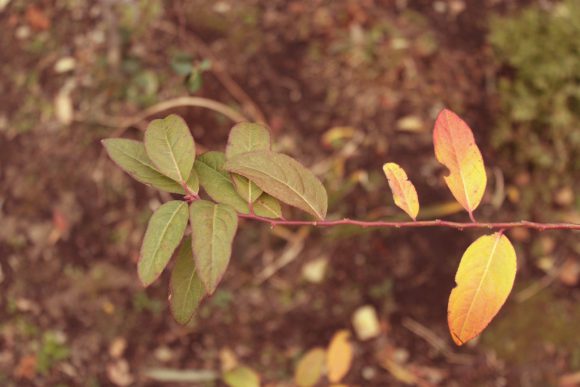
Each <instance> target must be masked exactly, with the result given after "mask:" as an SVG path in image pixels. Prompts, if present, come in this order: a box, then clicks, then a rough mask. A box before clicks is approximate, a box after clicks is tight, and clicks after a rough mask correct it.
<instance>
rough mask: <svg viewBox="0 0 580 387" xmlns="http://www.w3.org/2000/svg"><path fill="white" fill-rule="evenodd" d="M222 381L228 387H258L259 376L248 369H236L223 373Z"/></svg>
mask: <svg viewBox="0 0 580 387" xmlns="http://www.w3.org/2000/svg"><path fill="white" fill-rule="evenodd" d="M223 379H224V383H225V384H227V385H228V386H229V387H260V375H258V374H257V373H256V372H255V371H254V370H252V369H250V368H248V367H236V368H234V369H233V370H231V371H228V372H226V373H224V376H223Z"/></svg>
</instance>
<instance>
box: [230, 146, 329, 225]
mask: <svg viewBox="0 0 580 387" xmlns="http://www.w3.org/2000/svg"><path fill="white" fill-rule="evenodd" d="M224 168H225V169H226V170H227V171H229V172H233V173H237V174H240V175H242V176H245V177H247V178H248V179H250V180H251V181H253V182H254V183H256V185H257V186H258V187H260V188H261V189H262V190H264V191H265V192H267V193H269V194H270V195H272V196H274V197H275V198H277V199H279V200H281V201H283V202H284V203H287V204H289V205H291V206H294V207H298V208H300V209H302V210H304V211H306V212H308V213H310V214H312V215H314V216H315V217H317V218H319V219H324V217H325V216H326V210H327V206H328V197H327V194H326V190H325V189H324V186H323V185H322V183H321V182H320V181H319V180H318V179H317V178H316V176H314V174H313V173H312V172H310V171H309V170H308V169H306V168H304V166H302V164H300V163H299V162H298V161H296V160H294V159H293V158H291V157H289V156H286V155H283V154H280V153H275V152H271V151H254V152H248V153H242V154H239V155H237V156H235V157H234V158H232V159H231V160H228V161H227V162H226V164H225V165H224Z"/></svg>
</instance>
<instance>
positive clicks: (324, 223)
mask: <svg viewBox="0 0 580 387" xmlns="http://www.w3.org/2000/svg"><path fill="white" fill-rule="evenodd" d="M239 216H240V217H241V218H244V219H249V220H254V221H258V222H263V223H268V224H270V226H272V227H275V226H313V227H334V226H344V225H350V226H357V227H363V228H370V227H381V228H421V227H447V228H454V229H458V230H464V229H468V228H484V229H488V230H505V229H512V228H528V229H534V230H538V231H544V230H580V224H575V223H537V222H530V221H527V220H522V221H519V222H495V223H494V222H469V223H463V222H451V221H446V220H441V219H435V220H419V221H409V222H393V221H381V220H378V221H364V220H354V219H348V218H345V219H339V220H281V219H270V218H265V217H263V216H258V215H255V214H239Z"/></svg>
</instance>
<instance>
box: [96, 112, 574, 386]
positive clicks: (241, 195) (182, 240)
mask: <svg viewBox="0 0 580 387" xmlns="http://www.w3.org/2000/svg"><path fill="white" fill-rule="evenodd" d="M433 140H434V147H435V155H436V157H437V159H438V160H439V162H441V163H442V164H443V165H444V166H445V167H446V168H447V169H448V171H449V174H448V175H447V176H445V182H446V183H447V186H448V187H449V189H450V190H451V193H452V194H453V196H454V197H455V199H456V200H457V201H458V202H459V203H460V204H461V205H462V206H463V207H464V208H465V210H466V211H467V212H468V214H469V218H470V219H471V222H466V223H461V222H449V221H444V220H439V219H436V220H416V218H417V216H418V213H419V200H418V195H417V192H416V190H415V187H414V186H413V184H412V183H411V181H410V180H409V179H408V176H407V174H406V173H405V171H404V170H403V169H402V168H401V167H400V166H398V165H397V164H395V163H386V164H385V165H384V167H383V170H384V173H385V175H386V177H387V180H388V184H389V185H390V187H391V190H392V192H393V195H394V201H395V204H396V205H397V206H399V207H400V208H401V209H403V210H404V211H405V212H406V213H407V214H408V215H409V216H410V217H411V218H412V221H408V222H390V221H361V220H353V219H335V220H329V219H326V214H327V207H328V198H327V193H326V189H325V188H324V186H323V185H322V183H321V182H320V181H319V180H318V178H317V177H316V176H315V175H314V174H313V173H312V172H311V171H309V170H308V169H307V168H306V167H304V166H303V165H302V164H301V163H299V162H298V161H297V160H295V159H293V158H292V157H290V156H287V155H285V154H281V153H277V152H274V151H272V150H271V138H270V132H269V130H268V129H267V128H266V127H265V126H263V125H260V124H252V123H239V124H237V125H235V126H234V127H233V128H232V130H231V132H230V134H229V138H228V142H227V145H226V149H225V152H216V151H209V152H206V153H204V154H202V155H199V156H197V155H196V146H195V141H194V139H193V137H192V135H191V133H190V130H189V128H188V127H187V124H186V123H185V121H184V120H183V119H181V118H180V117H178V116H176V115H170V116H168V117H167V118H164V119H157V120H154V121H152V122H151V123H150V124H149V126H148V127H147V129H146V131H145V138H144V142H139V141H134V140H128V139H121V138H112V139H106V140H103V144H104V146H105V148H106V150H107V152H108V154H109V156H110V157H111V158H112V159H113V160H114V161H115V162H116V163H117V164H118V165H119V166H120V167H121V168H122V169H123V170H124V171H126V172H127V173H129V174H130V175H131V176H133V177H134V178H135V179H137V180H139V181H140V182H142V183H145V184H147V185H150V186H152V187H155V188H158V189H160V190H162V191H167V192H171V193H175V194H179V195H182V198H183V200H171V201H168V202H166V203H164V204H163V205H161V206H160V207H159V208H158V209H157V210H156V211H155V212H154V214H153V215H152V217H151V219H150V221H149V224H148V226H147V231H146V233H145V237H144V241H143V245H142V247H141V256H140V260H139V263H138V275H139V278H140V280H141V282H142V283H143V285H145V286H148V285H150V284H151V283H153V282H154V281H155V280H156V279H157V278H158V277H159V275H160V274H161V272H162V271H163V270H164V269H165V267H166V266H167V265H168V263H169V261H170V259H171V257H172V255H173V254H174V252H175V251H177V254H176V258H175V263H174V265H173V270H172V273H171V279H170V298H169V300H170V306H171V311H172V313H173V316H174V317H175V319H176V320H177V321H178V322H179V323H182V324H185V323H187V322H188V321H189V320H190V319H191V318H192V316H193V314H194V312H195V310H196V309H197V308H198V306H199V304H200V303H201V302H202V300H203V299H204V298H205V297H207V296H210V295H212V294H213V293H214V292H215V290H216V288H217V286H218V285H219V283H220V281H221V279H222V276H223V274H224V272H225V271H226V269H227V267H228V264H229V260H230V257H231V255H232V242H233V240H234V237H235V235H236V232H237V230H238V226H239V224H238V220H239V219H245V220H250V221H256V222H264V223H267V224H270V225H271V226H272V227H275V226H277V225H286V226H300V225H309V226H314V227H333V226H341V225H355V226H360V227H392V228H402V227H451V228H456V229H460V230H462V229H466V228H480V229H486V230H496V231H497V232H495V233H493V234H491V235H484V236H482V237H480V238H479V239H477V240H476V241H475V242H473V243H472V244H471V245H470V246H469V247H468V248H467V250H466V251H465V253H464V255H463V257H462V259H461V262H460V264H459V268H458V271H457V275H456V278H455V280H456V282H457V286H456V287H455V288H454V289H453V291H452V292H451V296H450V299H449V307H448V324H449V329H450V332H451V337H452V339H453V341H454V342H455V343H456V344H457V345H462V344H464V343H465V342H467V341H468V340H471V339H473V338H474V337H476V336H477V335H479V334H480V333H481V332H482V330H483V329H484V328H485V327H486V326H487V325H488V323H489V322H490V321H491V320H492V319H493V317H494V316H495V315H496V314H497V312H498V311H499V310H500V308H501V307H502V305H503V304H504V302H505V300H506V299H507V297H508V295H509V293H510V292H511V289H512V285H513V282H514V279H515V275H516V255H515V251H514V248H513V246H512V245H511V243H510V241H509V240H508V238H507V237H506V236H505V235H504V234H503V231H504V230H505V229H510V228H516V227H526V228H533V229H537V230H547V229H569V230H580V225H577V224H564V223H559V224H545V223H533V222H527V221H521V222H503V223H482V222H478V221H476V219H475V216H474V211H475V210H476V208H477V207H478V206H479V204H480V202H481V200H482V197H483V194H484V191H485V188H486V184H487V177H486V171H485V166H484V163H483V158H482V156H481V153H480V151H479V148H478V147H477V145H476V143H475V140H474V137H473V133H472V131H471V129H470V128H469V127H468V126H467V124H466V123H465V122H464V121H463V120H462V119H461V118H459V117H458V116H457V115H456V114H454V113H453V112H451V111H449V110H443V111H442V112H441V113H440V114H439V116H438V118H437V120H436V122H435V128H434V131H433ZM200 188H203V191H205V195H204V196H202V194H201V193H200ZM206 195H207V196H206ZM282 203H284V204H286V205H290V206H293V207H296V208H298V209H300V210H303V211H304V212H306V213H308V214H309V215H310V216H312V217H313V218H314V219H315V220H288V219H285V218H284V217H283V215H282ZM188 224H189V226H190V227H189V228H190V230H191V236H185V235H186V231H187V229H188ZM180 244H181V247H179V245H180ZM178 247H179V248H178ZM341 377H342V371H337V376H334V378H335V381H338V380H340V379H341ZM330 379H331V380H333V375H330Z"/></svg>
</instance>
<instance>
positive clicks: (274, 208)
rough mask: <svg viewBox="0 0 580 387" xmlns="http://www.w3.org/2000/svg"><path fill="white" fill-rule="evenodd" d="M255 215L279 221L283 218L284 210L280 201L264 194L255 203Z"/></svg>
mask: <svg viewBox="0 0 580 387" xmlns="http://www.w3.org/2000/svg"><path fill="white" fill-rule="evenodd" d="M254 213H255V214H256V215H259V216H263V217H266V218H272V219H278V218H281V217H282V208H280V202H279V201H278V199H276V198H275V197H272V196H270V195H268V194H267V193H264V194H262V195H261V196H260V197H259V198H258V200H256V201H255V202H254Z"/></svg>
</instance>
